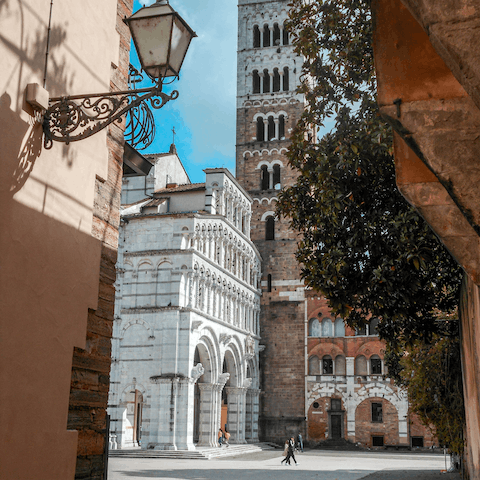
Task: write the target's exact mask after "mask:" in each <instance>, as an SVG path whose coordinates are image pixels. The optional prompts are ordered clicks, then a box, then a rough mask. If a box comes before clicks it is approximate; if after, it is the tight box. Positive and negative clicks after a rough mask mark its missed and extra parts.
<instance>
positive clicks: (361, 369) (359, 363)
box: [355, 355, 368, 377]
mask: <svg viewBox="0 0 480 480" xmlns="http://www.w3.org/2000/svg"><path fill="white" fill-rule="evenodd" d="M355 375H360V376H361V377H366V376H367V375H368V371H367V359H366V358H365V357H364V356H363V355H359V356H358V357H357V358H355Z"/></svg>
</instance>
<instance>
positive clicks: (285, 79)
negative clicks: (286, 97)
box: [282, 67, 290, 92]
mask: <svg viewBox="0 0 480 480" xmlns="http://www.w3.org/2000/svg"><path fill="white" fill-rule="evenodd" d="M282 87H283V91H284V92H288V91H289V90H290V78H289V70H288V67H283V85H282Z"/></svg>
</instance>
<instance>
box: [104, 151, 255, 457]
mask: <svg viewBox="0 0 480 480" xmlns="http://www.w3.org/2000/svg"><path fill="white" fill-rule="evenodd" d="M154 160H155V163H156V166H155V170H156V171H157V172H161V173H157V174H158V175H161V174H165V175H166V173H165V172H169V175H170V177H169V178H168V179H167V181H166V182H163V185H165V186H162V188H160V189H157V190H156V191H155V193H154V194H153V198H146V199H145V198H144V195H143V199H138V198H134V196H132V194H130V195H126V194H124V198H129V200H130V201H132V202H136V203H133V204H130V205H125V206H124V208H123V211H122V218H121V228H120V245H119V254H118V264H117V271H118V279H117V284H116V288H117V297H116V305H115V321H114V332H113V337H114V339H113V351H112V356H113V363H112V371H111V386H110V399H109V413H110V415H111V446H112V447H113V448H128V447H132V446H135V445H141V446H142V448H154V449H164V450H169V449H172V450H177V449H179V450H193V449H195V445H196V444H197V445H203V446H214V445H216V441H217V432H218V429H219V427H220V426H222V427H224V424H223V422H226V424H227V428H228V430H229V432H230V433H231V439H230V441H231V443H246V442H256V441H258V400H259V367H258V352H259V340H260V338H259V309H260V290H259V279H260V256H259V254H258V251H257V250H256V248H255V246H254V245H253V243H252V242H251V241H250V216H251V199H250V197H249V196H248V195H247V194H246V193H245V192H244V191H243V189H242V188H241V187H240V186H239V185H238V184H237V182H236V180H235V179H234V177H233V176H232V175H231V174H230V172H228V170H225V169H207V170H205V173H206V183H205V184H190V183H187V184H184V185H177V184H175V183H174V181H175V178H172V175H171V172H173V171H176V170H177V171H181V169H179V168H178V163H180V161H179V159H178V157H177V156H176V155H170V156H157V158H156V159H154ZM165 162H171V163H172V164H173V165H172V168H168V165H165ZM160 166H161V168H160ZM175 166H176V167H177V168H176V169H175V168H173V167H175ZM153 176H155V173H154V174H153ZM150 177H151V176H150ZM186 178H187V179H188V177H186ZM181 180H183V181H185V178H184V176H183V177H182V178H181ZM141 182H144V179H139V178H138V177H135V178H126V179H125V181H124V188H125V189H129V188H132V190H135V192H136V193H135V194H134V195H137V197H138V196H140V197H141V196H142V191H141V188H138V186H139V185H140V183H141ZM150 183H151V184H152V183H154V184H155V185H162V181H161V179H155V182H152V181H150ZM222 412H223V413H222ZM222 415H223V416H222Z"/></svg>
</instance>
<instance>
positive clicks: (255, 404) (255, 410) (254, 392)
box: [249, 388, 260, 443]
mask: <svg viewBox="0 0 480 480" xmlns="http://www.w3.org/2000/svg"><path fill="white" fill-rule="evenodd" d="M249 391H250V397H251V399H252V400H251V401H252V438H251V443H258V442H259V441H260V440H259V438H258V415H259V411H260V406H259V399H260V390H258V389H253V388H250V389H249Z"/></svg>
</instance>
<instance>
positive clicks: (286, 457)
mask: <svg viewBox="0 0 480 480" xmlns="http://www.w3.org/2000/svg"><path fill="white" fill-rule="evenodd" d="M283 456H284V457H285V458H284V459H283V460H282V461H281V462H280V465H283V462H285V464H287V459H288V458H289V457H288V440H285V445H284V448H283ZM288 465H290V461H289V463H288Z"/></svg>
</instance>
